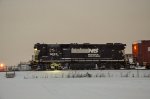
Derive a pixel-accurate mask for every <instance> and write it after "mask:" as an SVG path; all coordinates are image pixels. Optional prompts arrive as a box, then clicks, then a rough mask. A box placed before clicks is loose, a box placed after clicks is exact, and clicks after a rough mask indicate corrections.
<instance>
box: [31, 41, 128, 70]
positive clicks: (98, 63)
mask: <svg viewBox="0 0 150 99" xmlns="http://www.w3.org/2000/svg"><path fill="white" fill-rule="evenodd" d="M125 46H126V44H122V43H106V44H90V43H83V44H77V43H71V44H40V43H37V44H35V45H34V55H33V60H32V63H31V68H32V70H47V69H48V70H53V69H72V70H83V69H120V68H126V69H128V68H129V65H128V62H127V61H126V57H125Z"/></svg>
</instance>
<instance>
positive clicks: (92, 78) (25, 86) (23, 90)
mask: <svg viewBox="0 0 150 99" xmlns="http://www.w3.org/2000/svg"><path fill="white" fill-rule="evenodd" d="M0 99H150V71H149V70H91V71H90V70H89V71H87V70H83V71H24V72H16V77H15V78H5V73H4V72H0Z"/></svg>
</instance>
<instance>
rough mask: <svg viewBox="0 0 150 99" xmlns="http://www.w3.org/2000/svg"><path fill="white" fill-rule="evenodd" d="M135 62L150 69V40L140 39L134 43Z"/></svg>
mask: <svg viewBox="0 0 150 99" xmlns="http://www.w3.org/2000/svg"><path fill="white" fill-rule="evenodd" d="M132 53H133V58H134V62H135V63H137V64H138V65H140V66H145V67H146V68H147V69H150V40H140V41H136V42H134V43H133V44H132Z"/></svg>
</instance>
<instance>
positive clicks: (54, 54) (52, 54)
mask: <svg viewBox="0 0 150 99" xmlns="http://www.w3.org/2000/svg"><path fill="white" fill-rule="evenodd" d="M50 56H59V55H58V53H50Z"/></svg>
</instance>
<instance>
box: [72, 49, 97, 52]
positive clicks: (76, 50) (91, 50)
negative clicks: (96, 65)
mask: <svg viewBox="0 0 150 99" xmlns="http://www.w3.org/2000/svg"><path fill="white" fill-rule="evenodd" d="M71 53H98V48H96V49H89V48H88V49H85V48H84V49H81V48H72V49H71Z"/></svg>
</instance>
